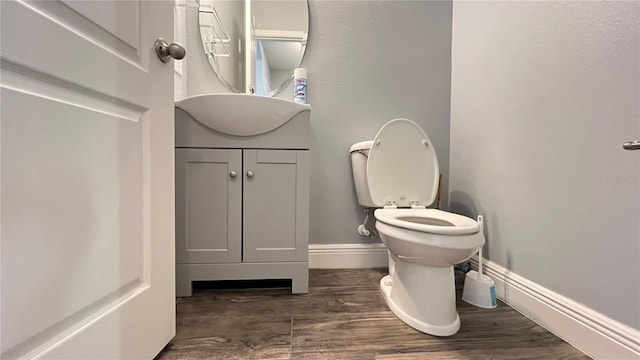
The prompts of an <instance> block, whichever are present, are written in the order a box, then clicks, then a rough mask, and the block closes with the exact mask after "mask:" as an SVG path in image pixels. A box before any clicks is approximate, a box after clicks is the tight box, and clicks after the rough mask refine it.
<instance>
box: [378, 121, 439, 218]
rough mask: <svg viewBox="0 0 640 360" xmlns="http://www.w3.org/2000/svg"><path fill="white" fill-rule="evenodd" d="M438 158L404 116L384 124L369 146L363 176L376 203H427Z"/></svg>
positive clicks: (430, 199) (434, 183)
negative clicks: (364, 175)
mask: <svg viewBox="0 0 640 360" xmlns="http://www.w3.org/2000/svg"><path fill="white" fill-rule="evenodd" d="M439 177H440V170H439V169H438V157H437V155H436V152H435V149H434V148H433V144H432V143H431V140H430V139H429V137H428V136H427V134H425V133H424V131H423V130H422V128H421V127H420V126H419V125H418V124H416V123H415V122H413V121H411V120H407V119H395V120H391V121H389V122H388V123H386V124H384V126H382V128H381V129H380V131H378V134H377V135H376V137H375V139H374V140H373V144H372V146H371V150H370V151H369V159H368V160H367V179H368V183H369V192H370V193H371V200H373V203H374V204H375V205H377V206H380V207H382V206H386V205H388V204H389V202H390V201H392V202H395V205H396V206H397V207H409V206H411V201H412V200H413V201H418V203H419V204H420V205H423V206H429V205H431V204H432V203H433V201H434V200H435V198H436V194H437V192H438V179H439Z"/></svg>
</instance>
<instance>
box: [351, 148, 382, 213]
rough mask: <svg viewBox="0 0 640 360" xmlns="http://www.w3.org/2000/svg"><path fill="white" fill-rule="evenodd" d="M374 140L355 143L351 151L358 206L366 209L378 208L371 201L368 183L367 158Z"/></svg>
mask: <svg viewBox="0 0 640 360" xmlns="http://www.w3.org/2000/svg"><path fill="white" fill-rule="evenodd" d="M371 144H373V140H369V141H361V142H359V143H355V144H353V145H352V146H351V149H349V152H350V153H351V169H352V170H353V183H354V185H355V187H356V195H357V196H358V204H360V206H362V207H366V208H374V207H377V206H376V205H375V204H374V203H373V201H372V200H371V195H370V194H369V184H368V183H367V158H368V156H369V150H370V149H371Z"/></svg>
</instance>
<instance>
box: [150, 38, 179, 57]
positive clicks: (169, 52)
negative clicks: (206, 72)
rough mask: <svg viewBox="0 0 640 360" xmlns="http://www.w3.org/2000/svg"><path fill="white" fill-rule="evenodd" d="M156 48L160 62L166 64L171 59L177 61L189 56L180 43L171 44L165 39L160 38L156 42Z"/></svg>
mask: <svg viewBox="0 0 640 360" xmlns="http://www.w3.org/2000/svg"><path fill="white" fill-rule="evenodd" d="M155 48H156V55H158V58H159V59H160V61H162V62H164V63H166V62H169V60H171V58H174V59H176V60H180V59H184V57H185V56H186V55H187V50H185V49H184V46H182V45H180V44H178V43H171V44H169V43H168V42H167V41H166V40H165V39H163V38H158V40H156V44H155Z"/></svg>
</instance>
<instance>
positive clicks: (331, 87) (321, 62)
mask: <svg viewBox="0 0 640 360" xmlns="http://www.w3.org/2000/svg"><path fill="white" fill-rule="evenodd" d="M309 6H310V10H309V13H310V30H309V45H308V47H307V52H306V54H305V57H304V60H303V65H302V66H303V67H306V68H307V69H308V83H309V88H308V89H309V90H308V102H309V103H310V104H311V106H312V113H311V118H312V126H313V138H314V146H313V149H312V172H311V177H312V180H311V209H310V211H311V222H310V242H311V243H316V244H318V243H359V242H367V241H377V240H376V239H367V238H362V237H360V236H359V235H357V233H356V227H357V225H358V224H359V223H361V222H362V220H363V218H364V214H363V213H362V210H361V209H360V208H359V206H358V205H357V201H356V198H355V193H354V189H353V182H352V179H351V165H350V162H349V147H350V146H351V145H352V144H353V143H355V142H358V141H362V140H368V139H373V137H374V136H375V134H376V132H377V131H378V129H379V128H380V127H381V126H382V125H383V124H384V123H385V122H386V121H388V120H391V119H394V118H397V117H406V118H409V119H413V120H415V121H416V122H418V123H419V124H420V125H421V126H422V127H423V128H424V129H425V131H426V132H427V133H428V134H429V136H430V138H431V140H432V141H433V142H434V146H435V147H436V150H437V152H438V156H439V158H440V168H441V171H442V172H443V173H444V174H445V178H446V177H447V176H448V169H449V98H450V97H449V96H450V73H451V11H452V4H451V2H431V1H425V2H420V1H310V4H309ZM196 14H197V11H194V10H193V9H188V10H187V46H188V48H189V49H191V53H190V54H189V56H188V62H187V64H188V67H189V75H188V80H189V81H188V95H198V94H203V93H209V92H226V90H225V89H224V88H223V87H222V85H220V83H219V82H218V81H217V79H216V77H215V75H213V73H212V72H211V70H210V69H209V66H208V64H207V62H206V58H205V57H204V55H203V54H202V51H200V48H201V45H200V43H199V41H200V39H199V35H198V33H197V15H196ZM279 97H281V98H286V99H291V98H292V97H293V89H292V90H291V91H290V92H288V91H285V92H284V93H282V94H280V95H279ZM445 193H446V188H445Z"/></svg>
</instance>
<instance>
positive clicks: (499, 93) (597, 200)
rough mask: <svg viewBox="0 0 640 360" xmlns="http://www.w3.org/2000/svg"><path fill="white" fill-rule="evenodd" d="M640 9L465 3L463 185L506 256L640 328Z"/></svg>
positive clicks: (471, 209)
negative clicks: (628, 144) (638, 143)
mask: <svg viewBox="0 0 640 360" xmlns="http://www.w3.org/2000/svg"><path fill="white" fill-rule="evenodd" d="M639 9H640V3H638V2H456V3H455V4H454V11H453V24H454V27H453V56H452V58H453V59H452V61H453V62H452V69H453V72H452V95H451V100H452V105H451V181H450V209H451V210H452V211H456V212H460V213H463V214H466V215H471V216H475V215H476V214H478V213H481V214H484V215H485V218H486V224H487V232H488V238H487V242H488V244H487V252H486V253H487V254H488V257H489V258H490V259H491V260H492V261H495V262H496V263H498V264H499V265H502V266H504V267H506V268H507V269H510V270H511V271H513V272H515V273H517V274H519V275H521V276H524V277H525V278H527V279H529V280H532V281H534V282H536V283H538V284H540V285H542V286H544V287H546V288H548V289H550V290H553V291H555V292H557V293H560V294H562V295H564V296H567V297H569V298H571V299H573V300H576V301H578V302H580V303H582V304H584V305H586V306H588V307H590V308H592V309H595V310H597V311H599V312H601V313H603V314H605V315H607V316H609V317H611V318H613V319H615V320H618V321H620V322H622V323H625V324H627V325H630V326H632V327H634V328H636V329H638V328H640V306H639V305H638V304H640V226H639V218H640V209H639V207H640V186H639V185H640V176H639V175H640V153H639V152H637V151H636V152H632V151H625V150H622V143H623V142H624V141H629V140H633V139H637V138H638V137H640V110H639V99H640V90H639V89H640V69H639V66H640V60H639V59H640V48H639V44H640V38H639V36H640V31H639V26H640V11H639Z"/></svg>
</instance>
